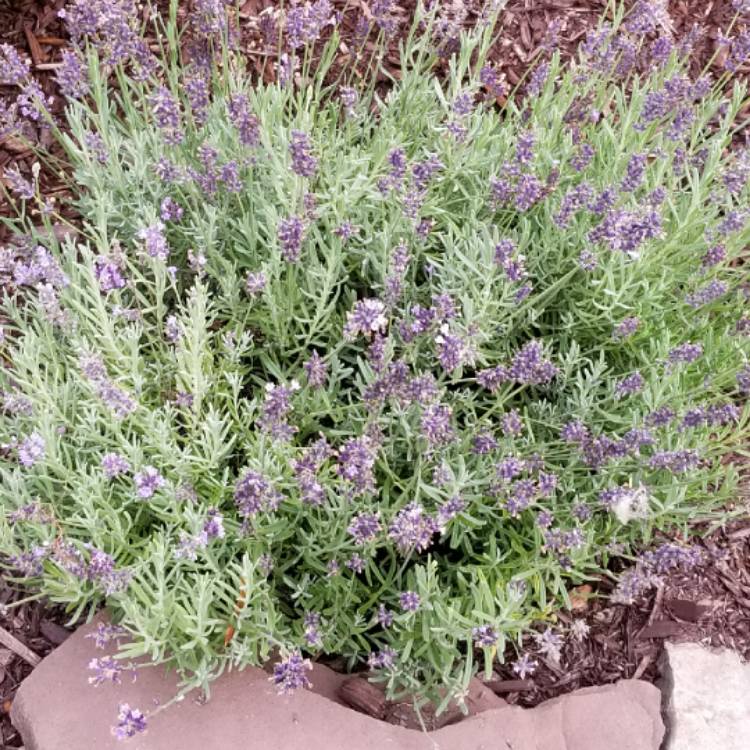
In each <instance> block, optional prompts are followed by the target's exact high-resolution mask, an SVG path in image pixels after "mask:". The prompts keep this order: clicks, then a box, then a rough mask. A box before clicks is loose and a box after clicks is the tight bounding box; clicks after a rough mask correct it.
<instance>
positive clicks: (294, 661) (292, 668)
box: [269, 651, 312, 695]
mask: <svg viewBox="0 0 750 750" xmlns="http://www.w3.org/2000/svg"><path fill="white" fill-rule="evenodd" d="M311 669H312V664H311V663H310V660H309V659H303V658H302V655H301V654H300V652H299V651H292V652H291V653H290V654H289V655H288V656H287V657H286V658H285V659H282V660H281V661H280V662H278V663H277V664H276V665H275V666H274V668H273V676H272V677H270V678H269V679H270V680H271V681H272V682H273V683H274V685H276V687H277V689H278V692H279V695H286V694H288V693H293V692H294V691H295V690H297V689H298V688H309V687H311V683H310V680H309V679H308V677H307V675H306V674H305V672H308V671H309V670H311Z"/></svg>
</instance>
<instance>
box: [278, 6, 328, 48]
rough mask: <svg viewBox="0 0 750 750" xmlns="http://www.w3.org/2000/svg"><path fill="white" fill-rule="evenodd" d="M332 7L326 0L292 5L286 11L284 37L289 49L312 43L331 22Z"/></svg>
mask: <svg viewBox="0 0 750 750" xmlns="http://www.w3.org/2000/svg"><path fill="white" fill-rule="evenodd" d="M333 19H334V16H333V8H332V7H331V4H330V2H329V1H328V0H316V2H313V3H312V4H309V3H306V4H305V5H297V6H292V7H290V8H289V9H288V10H287V13H286V38H287V43H288V45H289V47H290V48H291V49H299V48H300V47H304V46H305V45H306V44H313V43H314V42H315V41H316V40H317V39H318V38H319V37H320V35H321V33H322V31H323V29H324V28H325V27H326V26H327V25H328V24H330V23H333Z"/></svg>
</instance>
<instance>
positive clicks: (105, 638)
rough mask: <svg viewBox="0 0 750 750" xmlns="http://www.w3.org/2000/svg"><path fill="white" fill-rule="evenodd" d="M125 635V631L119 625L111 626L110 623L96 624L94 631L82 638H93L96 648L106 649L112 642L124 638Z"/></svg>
mask: <svg viewBox="0 0 750 750" xmlns="http://www.w3.org/2000/svg"><path fill="white" fill-rule="evenodd" d="M126 635H127V631H126V630H125V628H123V627H122V626H121V625H113V624H112V623H110V622H98V623H97V624H96V630H95V631H94V632H93V633H89V634H88V635H86V636H84V637H85V638H93V639H94V646H95V647H96V648H106V647H107V646H108V645H109V644H110V643H111V642H112V641H116V640H119V639H120V638H124V637H125V636H126Z"/></svg>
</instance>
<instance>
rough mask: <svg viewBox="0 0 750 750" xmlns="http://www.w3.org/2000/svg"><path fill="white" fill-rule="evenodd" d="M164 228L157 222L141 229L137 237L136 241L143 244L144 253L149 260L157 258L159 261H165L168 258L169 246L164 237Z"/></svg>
mask: <svg viewBox="0 0 750 750" xmlns="http://www.w3.org/2000/svg"><path fill="white" fill-rule="evenodd" d="M164 228H165V227H164V224H162V222H160V221H157V222H156V223H155V224H152V225H151V226H148V227H144V228H143V229H141V230H140V231H139V232H138V235H137V236H138V239H139V240H141V241H142V242H143V244H144V246H145V249H146V253H147V254H148V255H149V256H150V257H151V258H157V259H158V260H161V261H166V260H167V258H169V245H168V244H167V238H166V237H165V236H164Z"/></svg>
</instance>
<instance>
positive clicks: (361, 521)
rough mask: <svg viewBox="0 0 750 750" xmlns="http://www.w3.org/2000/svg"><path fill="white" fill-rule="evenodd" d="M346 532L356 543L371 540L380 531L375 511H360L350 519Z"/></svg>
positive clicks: (364, 542)
mask: <svg viewBox="0 0 750 750" xmlns="http://www.w3.org/2000/svg"><path fill="white" fill-rule="evenodd" d="M347 532H348V533H349V534H350V535H351V536H352V537H354V541H355V543H356V544H366V543H367V542H371V541H372V540H373V539H375V538H376V537H377V535H378V534H379V533H380V521H379V520H378V514H377V513H360V514H358V515H356V516H354V518H353V519H352V521H351V523H350V524H349V527H348V528H347Z"/></svg>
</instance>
